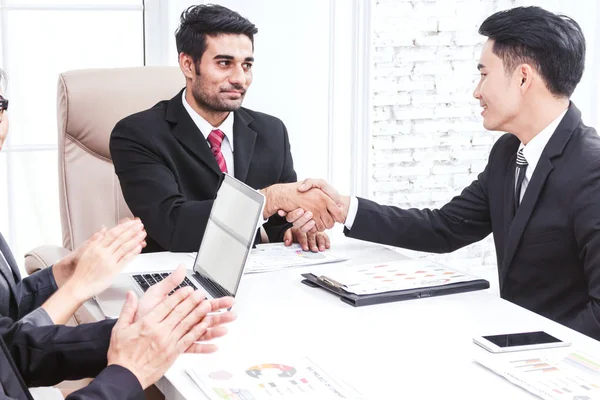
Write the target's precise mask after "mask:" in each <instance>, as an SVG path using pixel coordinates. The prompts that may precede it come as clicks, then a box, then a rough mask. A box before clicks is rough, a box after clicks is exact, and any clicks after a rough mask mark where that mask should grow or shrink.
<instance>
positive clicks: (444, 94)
mask: <svg viewBox="0 0 600 400" xmlns="http://www.w3.org/2000/svg"><path fill="white" fill-rule="evenodd" d="M523 3H524V1H523V0H464V1H459V0H413V1H405V0H374V2H373V49H374V58H373V60H374V61H373V62H374V64H373V66H372V67H373V68H372V92H373V93H372V100H373V117H374V118H373V126H372V131H371V135H372V144H373V146H372V154H371V160H372V170H373V174H372V182H371V183H372V184H371V188H372V193H371V197H372V198H374V199H375V200H377V201H379V202H381V203H387V204H394V205H397V206H400V207H405V208H408V207H418V208H424V207H429V208H432V207H433V208H435V207H440V206H442V205H444V204H445V203H446V202H448V201H449V200H450V199H451V198H452V197H453V196H454V195H457V194H459V193H460V191H461V190H462V189H463V188H464V187H466V186H467V185H468V184H469V183H470V182H472V181H473V180H474V179H475V178H476V176H477V174H478V173H479V172H481V171H482V170H483V168H484V167H485V164H486V161H487V156H488V154H489V151H490V149H491V147H492V144H493V143H494V142H495V140H496V139H497V138H498V137H499V135H500V133H496V132H494V133H492V132H486V131H485V130H484V129H483V126H482V120H481V117H480V115H479V112H480V109H479V105H478V102H477V100H475V99H474V98H473V97H472V93H473V89H474V88H475V85H476V84H477V82H478V80H479V73H478V71H477V69H476V66H477V62H478V60H479V54H480V51H481V45H482V43H483V42H484V41H485V38H483V37H481V36H480V35H479V34H478V33H477V29H478V27H479V25H480V24H481V22H483V20H484V19H485V18H486V17H487V16H489V15H491V14H492V13H494V12H496V11H498V10H501V9H506V8H510V7H515V6H518V5H523ZM408 253H409V254H411V255H413V256H424V254H421V253H417V252H408ZM428 256H430V255H428ZM430 257H431V258H433V259H437V260H439V261H441V262H443V263H445V264H447V265H451V266H454V267H456V268H461V269H465V270H470V271H472V272H474V273H477V274H480V275H484V276H486V277H488V278H489V279H492V280H493V279H496V278H495V277H496V272H495V268H496V255H495V252H494V247H493V241H492V238H491V236H490V237H488V238H487V239H485V240H483V241H482V242H480V243H476V244H473V245H471V246H468V247H466V248H464V249H461V250H458V251H456V252H454V253H452V254H448V255H434V256H430Z"/></svg>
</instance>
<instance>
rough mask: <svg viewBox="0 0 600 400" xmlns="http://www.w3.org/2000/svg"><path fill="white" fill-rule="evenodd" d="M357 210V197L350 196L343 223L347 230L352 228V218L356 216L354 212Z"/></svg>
mask: <svg viewBox="0 0 600 400" xmlns="http://www.w3.org/2000/svg"><path fill="white" fill-rule="evenodd" d="M357 212H358V199H357V198H356V197H354V196H352V197H350V205H349V206H348V215H347V216H346V222H344V225H345V226H346V228H348V229H349V230H351V229H352V225H353V224H354V219H355V218H356V213H357Z"/></svg>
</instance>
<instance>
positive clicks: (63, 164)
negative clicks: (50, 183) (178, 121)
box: [25, 67, 185, 274]
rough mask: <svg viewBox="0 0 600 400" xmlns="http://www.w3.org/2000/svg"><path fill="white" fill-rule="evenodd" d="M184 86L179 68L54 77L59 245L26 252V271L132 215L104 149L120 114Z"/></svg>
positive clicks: (94, 71) (142, 107)
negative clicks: (55, 85)
mask: <svg viewBox="0 0 600 400" xmlns="http://www.w3.org/2000/svg"><path fill="white" fill-rule="evenodd" d="M183 86H185V80H184V77H183V74H182V73H181V71H180V69H179V67H134V68H117V69H90V70H78V71H69V72H65V73H62V74H60V76H59V79H58V98H57V113H58V159H59V166H58V174H59V196H60V217H61V223H62V237H63V247H58V246H41V247H38V248H36V249H34V250H32V251H30V252H28V253H27V254H26V255H25V269H26V270H27V272H28V273H29V274H31V273H33V272H35V271H37V270H39V269H42V268H45V267H47V266H49V265H52V264H53V263H55V262H56V261H57V260H59V259H60V258H62V257H64V255H65V254H67V253H68V252H69V251H70V250H72V249H74V248H76V247H77V246H79V245H80V244H81V243H82V242H84V241H85V240H87V239H88V238H89V237H90V236H91V235H92V234H94V232H96V231H98V230H99V229H100V228H101V227H102V226H106V227H108V228H110V227H112V226H114V225H116V223H117V222H118V221H119V220H120V219H122V218H124V217H128V216H131V212H130V211H129V208H128V207H127V205H126V204H125V201H124V199H123V194H122V193H121V187H120V185H119V182H118V178H117V176H116V175H115V172H114V167H113V164H112V161H111V158H110V152H109V148H108V143H109V138H110V133H111V131H112V129H113V127H114V126H115V124H116V123H117V122H118V121H119V120H120V119H122V118H124V117H126V116H128V115H130V114H133V113H136V112H138V111H142V110H145V109H147V108H150V107H152V106H153V105H154V104H156V103H157V102H159V101H161V100H168V99H170V98H172V97H173V96H174V95H176V94H177V92H178V91H179V90H180V89H181V88H183Z"/></svg>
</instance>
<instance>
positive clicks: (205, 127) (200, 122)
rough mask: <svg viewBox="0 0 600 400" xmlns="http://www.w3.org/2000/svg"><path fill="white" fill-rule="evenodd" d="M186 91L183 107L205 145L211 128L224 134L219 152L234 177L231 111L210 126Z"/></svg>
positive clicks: (264, 220) (262, 222)
mask: <svg viewBox="0 0 600 400" xmlns="http://www.w3.org/2000/svg"><path fill="white" fill-rule="evenodd" d="M186 91H187V89H184V91H183V94H182V95H181V96H182V102H183V107H184V108H185V110H186V111H187V112H188V114H190V117H191V118H192V121H194V123H195V124H196V126H197V127H198V129H200V132H202V135H203V136H204V139H206V145H207V146H208V147H209V148H210V142H209V141H208V135H210V132H212V131H213V130H215V129H218V130H220V131H221V132H223V133H224V134H225V137H224V138H223V143H221V153H222V154H223V157H224V158H225V163H226V164H227V174H228V175H231V176H233V177H235V169H234V167H235V165H234V161H233V119H234V116H233V112H230V113H229V115H228V116H227V118H225V121H223V122H222V123H221V125H220V126H212V125H211V124H210V123H209V122H208V121H207V120H205V119H204V118H202V117H201V116H200V114H198V113H197V112H196V111H194V109H193V108H192V106H190V104H189V103H188V102H187V100H186V99H185V93H186ZM268 220H269V218H267V219H262V217H261V219H260V220H259V221H258V227H260V226H261V225H264V224H265V223H266V222H267V221H268ZM258 227H257V229H258Z"/></svg>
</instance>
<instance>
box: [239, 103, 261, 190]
mask: <svg viewBox="0 0 600 400" xmlns="http://www.w3.org/2000/svg"><path fill="white" fill-rule="evenodd" d="M234 116H235V118H234V120H233V132H234V134H233V149H234V151H233V160H234V163H235V177H236V178H237V179H239V180H240V181H242V182H245V181H246V177H247V176H248V169H249V168H250V161H251V160H252V154H253V153H254V144H255V143H256V136H257V134H256V132H255V131H253V130H252V129H250V127H249V126H248V125H249V124H250V122H252V121H253V118H252V117H251V116H250V115H249V114H248V113H247V112H246V111H245V110H244V109H242V108H241V109H239V110H238V111H236V112H235V114H234Z"/></svg>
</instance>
